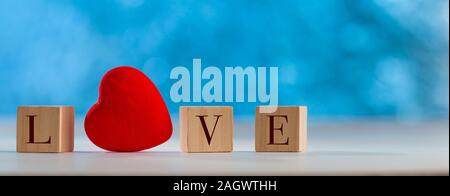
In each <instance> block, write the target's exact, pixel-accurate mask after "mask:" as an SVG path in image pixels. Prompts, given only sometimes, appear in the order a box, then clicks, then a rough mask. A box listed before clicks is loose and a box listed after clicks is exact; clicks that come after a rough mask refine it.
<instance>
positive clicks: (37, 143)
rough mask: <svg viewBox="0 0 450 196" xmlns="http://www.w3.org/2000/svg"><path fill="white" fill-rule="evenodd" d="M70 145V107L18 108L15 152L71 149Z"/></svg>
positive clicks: (71, 111) (71, 123)
mask: <svg viewBox="0 0 450 196" xmlns="http://www.w3.org/2000/svg"><path fill="white" fill-rule="evenodd" d="M73 146H74V108H73V107H71V106H20V107H18V108H17V152H72V151H73Z"/></svg>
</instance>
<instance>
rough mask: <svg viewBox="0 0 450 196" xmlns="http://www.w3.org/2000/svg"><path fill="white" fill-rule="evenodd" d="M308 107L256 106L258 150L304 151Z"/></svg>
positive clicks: (256, 142)
mask: <svg viewBox="0 0 450 196" xmlns="http://www.w3.org/2000/svg"><path fill="white" fill-rule="evenodd" d="M307 113H308V109H307V108H306V107H301V106H292V107H287V106H284V107H283V106H262V107H257V108H256V125H255V148H256V151H257V152H302V151H306V144H307Z"/></svg>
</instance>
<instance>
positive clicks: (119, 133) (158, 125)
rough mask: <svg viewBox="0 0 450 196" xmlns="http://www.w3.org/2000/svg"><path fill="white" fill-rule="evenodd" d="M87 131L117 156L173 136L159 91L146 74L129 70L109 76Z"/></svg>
mask: <svg viewBox="0 0 450 196" xmlns="http://www.w3.org/2000/svg"><path fill="white" fill-rule="evenodd" d="M84 127H85V130H86V134H87V136H88V137H89V139H90V140H91V141H92V142H93V143H94V144H95V145H97V146H98V147H100V148H103V149H105V150H109V151H116V152H135V151H141V150H146V149H149V148H152V147H155V146H158V145H160V144H162V143H164V142H165V141H167V140H168V139H169V138H170V137H171V135H172V122H171V120H170V115H169V111H168V110H167V106H166V104H165V103H164V100H163V98H162V96H161V94H160V93H159V91H158V89H157V88H156V86H155V85H154V84H153V82H152V81H151V80H150V79H149V78H148V77H147V76H146V75H145V74H144V73H142V72H141V71H139V70H137V69H135V68H132V67H128V66H122V67H117V68H114V69H112V70H110V71H109V72H108V73H106V74H105V76H104V77H103V79H102V81H101V84H100V95H99V99H98V101H97V103H96V104H94V106H92V108H91V109H90V110H89V112H88V113H87V115H86V118H85V122H84Z"/></svg>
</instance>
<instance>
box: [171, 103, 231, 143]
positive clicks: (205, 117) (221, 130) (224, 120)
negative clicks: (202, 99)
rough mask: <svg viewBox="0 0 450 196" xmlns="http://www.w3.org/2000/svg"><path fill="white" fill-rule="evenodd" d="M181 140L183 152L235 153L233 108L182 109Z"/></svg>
mask: <svg viewBox="0 0 450 196" xmlns="http://www.w3.org/2000/svg"><path fill="white" fill-rule="evenodd" d="M180 139H181V149H182V151H183V152H231V151H233V108H232V107H226V106H217V107H202V106H200V107H181V108H180Z"/></svg>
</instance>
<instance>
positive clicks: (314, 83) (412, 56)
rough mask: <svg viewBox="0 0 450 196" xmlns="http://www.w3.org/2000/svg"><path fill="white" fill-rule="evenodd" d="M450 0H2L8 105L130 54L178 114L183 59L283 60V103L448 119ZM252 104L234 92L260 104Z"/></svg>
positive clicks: (94, 84)
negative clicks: (175, 97)
mask: <svg viewBox="0 0 450 196" xmlns="http://www.w3.org/2000/svg"><path fill="white" fill-rule="evenodd" d="M448 53H449V1H448V0H298V1H295V0H280V1H275V0H227V1H219V0H211V1H198V0H186V1H181V0H159V1H150V0H148V1H147V0H101V1H100V0H99V1H97V0H96V1H92V0H73V1H69V0H64V1H61V0H0V70H1V71H0V115H1V116H14V115H15V110H16V106H18V105H52V104H64V105H75V106H76V108H77V112H78V114H79V115H80V116H83V115H84V114H85V112H86V111H87V110H88V109H89V107H90V106H91V105H92V104H93V103H94V102H95V100H96V99H97V95H98V84H99V81H100V79H101V77H102V75H103V74H104V73H105V72H106V71H107V70H109V69H111V68H113V67H116V66H118V65H133V66H135V67H137V68H139V69H141V70H142V71H144V72H145V73H146V74H148V75H149V76H150V78H151V79H152V80H153V81H154V82H155V83H156V85H157V86H158V87H159V89H160V90H161V92H162V94H163V96H164V98H165V99H166V101H167V102H168V105H169V109H170V111H171V112H172V113H173V114H174V115H175V114H176V113H177V112H178V106H179V104H174V103H172V102H171V100H170V96H169V89H170V87H171V85H172V84H173V82H174V81H171V80H170V79H169V73H170V70H171V69H172V68H173V67H175V66H181V65H182V66H189V67H190V66H191V65H192V59H193V58H201V59H202V64H203V66H209V65H214V66H222V67H224V66H278V67H279V69H280V70H279V71H280V83H279V92H280V94H279V97H280V101H279V102H280V104H281V105H308V106H309V108H310V116H311V117H312V118H315V119H320V118H366V117H367V118H380V117H381V118H386V117H387V118H394V119H401V120H411V121H413V120H427V119H447V118H448V111H449V56H448ZM256 105H259V104H258V103H254V104H234V106H235V114H236V115H238V116H239V115H242V116H244V115H253V113H254V107H255V106H256Z"/></svg>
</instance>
